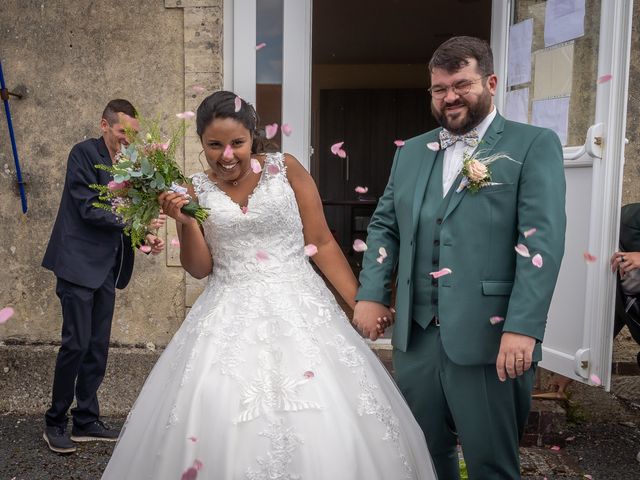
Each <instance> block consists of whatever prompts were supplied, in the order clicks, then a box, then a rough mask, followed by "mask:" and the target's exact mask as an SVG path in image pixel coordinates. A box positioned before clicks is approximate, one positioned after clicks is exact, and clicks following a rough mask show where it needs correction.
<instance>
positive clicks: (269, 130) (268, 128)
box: [264, 123, 278, 140]
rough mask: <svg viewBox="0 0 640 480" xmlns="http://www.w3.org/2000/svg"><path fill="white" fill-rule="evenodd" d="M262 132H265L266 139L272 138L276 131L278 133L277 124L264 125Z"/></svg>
mask: <svg viewBox="0 0 640 480" xmlns="http://www.w3.org/2000/svg"><path fill="white" fill-rule="evenodd" d="M264 133H265V136H266V137H267V140H270V139H272V138H273V137H275V136H276V133H278V124H277V123H272V124H271V125H265V127H264Z"/></svg>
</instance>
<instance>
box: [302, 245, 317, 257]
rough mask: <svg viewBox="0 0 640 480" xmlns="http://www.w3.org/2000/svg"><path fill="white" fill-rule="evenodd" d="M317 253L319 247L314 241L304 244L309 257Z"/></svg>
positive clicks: (305, 252)
mask: <svg viewBox="0 0 640 480" xmlns="http://www.w3.org/2000/svg"><path fill="white" fill-rule="evenodd" d="M316 253H318V247H316V246H315V245H314V244H313V243H310V244H309V245H305V246H304V254H305V255H306V256H307V257H313V256H314V255H315V254H316Z"/></svg>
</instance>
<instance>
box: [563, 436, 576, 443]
mask: <svg viewBox="0 0 640 480" xmlns="http://www.w3.org/2000/svg"><path fill="white" fill-rule="evenodd" d="M575 439H576V437H567V438H565V439H564V440H565V441H566V442H573V441H574V440H575Z"/></svg>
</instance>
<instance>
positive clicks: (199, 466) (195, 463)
mask: <svg viewBox="0 0 640 480" xmlns="http://www.w3.org/2000/svg"><path fill="white" fill-rule="evenodd" d="M193 468H195V469H196V470H202V462H201V461H200V460H198V459H197V458H196V459H195V460H194V461H193Z"/></svg>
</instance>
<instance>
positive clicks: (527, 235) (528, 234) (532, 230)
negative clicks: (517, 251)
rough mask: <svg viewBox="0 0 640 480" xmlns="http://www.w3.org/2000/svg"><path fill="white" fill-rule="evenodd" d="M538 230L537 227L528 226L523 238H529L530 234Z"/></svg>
mask: <svg viewBox="0 0 640 480" xmlns="http://www.w3.org/2000/svg"><path fill="white" fill-rule="evenodd" d="M537 231H538V229H537V228H530V229H529V230H525V231H524V238H529V237H530V236H531V235H533V234H534V233H536V232H537Z"/></svg>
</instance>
